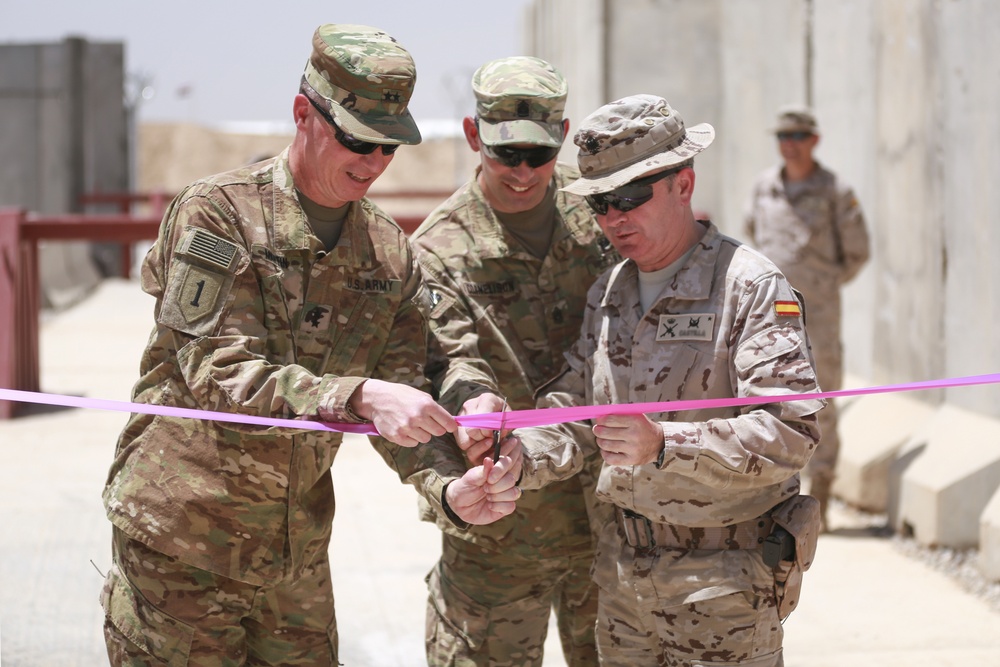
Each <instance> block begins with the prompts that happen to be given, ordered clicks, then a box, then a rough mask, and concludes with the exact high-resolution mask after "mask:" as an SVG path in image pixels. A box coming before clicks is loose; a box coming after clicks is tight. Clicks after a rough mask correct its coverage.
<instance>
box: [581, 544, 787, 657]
mask: <svg viewBox="0 0 1000 667" xmlns="http://www.w3.org/2000/svg"><path fill="white" fill-rule="evenodd" d="M612 528H613V527H612ZM605 546H606V545H605V543H604V542H603V541H602V545H601V551H602V553H600V554H599V555H598V557H597V559H598V560H597V569H596V570H595V579H596V580H597V582H598V585H599V587H600V594H599V604H598V612H597V648H598V653H599V655H600V660H601V665H602V666H603V667H642V666H645V665H649V666H654V665H655V666H656V667H701V666H707V665H746V666H748V667H749V666H752V667H781V666H782V665H783V664H784V662H783V658H782V649H781V644H782V640H783V639H784V633H783V630H782V627H781V621H780V620H779V618H778V611H777V600H776V597H775V582H774V574H773V572H772V571H771V570H770V568H768V567H767V566H766V565H764V562H763V560H762V559H761V554H760V551H758V550H733V551H691V550H685V549H655V548H654V549H646V550H636V549H632V548H631V547H629V546H628V545H627V544H624V543H622V544H621V545H620V546H619V547H615V548H605Z"/></svg>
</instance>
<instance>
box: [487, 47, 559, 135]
mask: <svg viewBox="0 0 1000 667" xmlns="http://www.w3.org/2000/svg"><path fill="white" fill-rule="evenodd" d="M567 89H568V87H567V85H566V79H564V78H563V75H562V74H560V73H559V71H558V70H556V68H555V67H553V66H552V65H550V64H549V63H547V62H545V61H544V60H542V59H541V58H533V57H530V56H514V57H511V58H500V59H499V60H492V61H490V62H488V63H486V64H485V65H483V66H482V67H480V68H479V69H478V70H476V73H475V74H473V75H472V92H473V94H474V95H475V96H476V116H478V117H479V138H480V140H481V141H482V142H483V143H484V144H486V145H487V146H498V145H503V144H537V145H539V146H550V147H553V148H555V147H558V146H562V142H563V123H562V119H563V110H564V108H565V107H566V92H567Z"/></svg>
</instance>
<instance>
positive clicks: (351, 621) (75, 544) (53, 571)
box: [0, 280, 1000, 667]
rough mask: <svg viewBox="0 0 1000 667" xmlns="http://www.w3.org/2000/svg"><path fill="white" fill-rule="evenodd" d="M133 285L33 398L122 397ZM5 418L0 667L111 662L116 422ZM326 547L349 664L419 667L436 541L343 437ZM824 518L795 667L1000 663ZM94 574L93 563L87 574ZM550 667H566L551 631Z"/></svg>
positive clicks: (985, 635) (968, 601)
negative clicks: (111, 472) (105, 581)
mask: <svg viewBox="0 0 1000 667" xmlns="http://www.w3.org/2000/svg"><path fill="white" fill-rule="evenodd" d="M152 306H153V304H152V300H151V299H149V297H147V296H146V295H144V294H143V293H142V292H141V291H140V290H139V289H138V287H137V285H136V284H135V283H130V282H125V281H120V280H108V281H105V282H104V283H102V284H101V285H100V287H99V288H98V290H97V291H96V292H95V293H94V294H93V295H92V296H90V297H89V298H87V299H86V300H85V301H84V302H83V303H81V304H79V305H77V306H75V307H74V308H72V309H70V310H68V311H65V312H63V313H61V314H59V315H56V316H51V317H47V318H46V319H45V321H44V322H43V325H42V341H41V350H42V383H43V387H42V389H43V391H46V392H51V393H60V394H72V395H81V396H88V397H92V398H109V399H117V400H127V399H128V396H129V390H130V388H131V385H132V383H133V382H134V380H135V378H136V373H137V369H138V360H139V355H140V353H141V351H142V347H143V344H144V342H145V340H146V337H147V335H148V333H149V329H150V323H151V321H152ZM27 412H28V414H26V415H24V416H21V417H19V418H17V419H14V420H10V421H6V422H3V421H0V516H2V517H3V519H2V524H0V526H2V530H0V662H2V665H3V667H29V666H30V667H35V666H38V667H49V666H53V665H58V666H60V667H73V666H77V665H78V666H81V667H83V666H86V667H91V666H94V665H103V664H107V658H106V657H105V654H104V647H103V641H102V638H101V630H100V628H101V612H100V607H99V605H98V603H97V596H98V592H99V591H100V587H101V582H102V578H101V575H100V574H98V572H97V570H101V571H106V570H107V568H108V566H109V562H110V548H109V541H110V534H111V530H110V524H109V523H108V522H107V520H106V519H105V518H104V512H103V508H102V507H101V501H100V493H101V488H102V487H103V483H104V478H105V475H106V473H107V469H108V465H109V463H110V461H111V456H112V451H113V447H114V442H115V439H116V437H117V435H118V432H119V430H120V429H121V427H122V425H123V424H124V422H125V415H124V414H122V413H116V412H104V411H97V410H91V411H86V410H69V409H57V408H53V409H44V408H39V407H34V406H31V407H30V408H29V409H28V410H27ZM333 476H334V485H335V488H336V490H337V501H338V502H337V505H338V507H337V518H336V520H335V522H334V540H333V545H332V547H331V555H332V559H331V560H332V562H333V568H334V590H335V591H336V594H337V609H338V612H339V617H340V635H341V648H342V656H341V660H342V662H343V663H344V664H345V665H347V666H348V667H418V666H420V665H423V664H425V663H424V660H423V627H424V599H425V598H424V596H425V589H424V583H423V577H424V575H425V574H426V572H427V571H428V570H429V569H430V567H431V565H432V564H433V563H434V561H435V559H436V554H437V552H438V549H439V539H440V537H439V534H438V531H437V529H436V528H434V527H433V526H431V525H429V524H425V523H421V522H419V521H418V520H417V518H416V503H415V493H414V492H413V490H412V489H410V488H409V487H405V486H403V485H401V484H399V483H398V481H397V480H396V478H395V475H394V474H393V473H392V472H391V471H390V470H389V469H388V468H387V467H386V466H385V464H384V463H383V462H382V461H381V459H380V458H378V456H377V455H376V454H375V453H374V452H373V451H372V449H371V448H370V447H369V446H368V445H367V442H366V440H365V439H364V438H357V437H354V436H349V440H348V441H347V442H346V443H345V445H344V446H343V447H342V448H341V451H340V454H339V455H338V459H337V463H336V465H334V467H333ZM847 521H849V518H848V517H846V516H843V515H838V516H834V517H833V520H832V525H833V528H834V530H833V532H832V533H831V534H829V535H824V536H823V537H822V538H821V539H820V546H819V552H818V556H817V559H816V564H815V565H814V566H813V568H812V569H811V570H810V571H809V573H807V575H806V580H805V588H804V591H803V599H802V603H801V606H800V608H799V609H798V610H797V611H796V612H795V613H794V614H792V616H791V617H790V618H789V620H788V621H787V622H786V624H785V629H786V641H785V647H786V648H785V655H786V660H785V661H786V664H787V665H789V667H847V666H855V665H865V666H866V667H931V666H934V667H949V666H955V667H958V666H959V665H961V666H963V667H964V666H966V665H976V666H977V667H1000V613H997V612H994V611H991V610H990V609H989V608H988V607H987V606H986V604H985V603H983V602H982V601H980V600H978V599H977V598H975V597H973V596H972V595H971V594H968V593H966V592H964V591H963V590H962V589H961V588H960V587H959V586H958V584H956V583H955V582H954V581H952V580H951V579H949V578H947V577H945V576H944V575H942V574H940V573H938V572H936V571H934V570H932V569H930V568H928V567H927V566H925V565H924V564H922V563H920V562H917V561H915V560H913V559H911V558H909V557H907V556H905V555H904V554H902V553H901V552H900V551H899V550H898V548H897V547H896V546H894V545H893V543H892V541H891V540H889V539H887V538H884V537H878V536H877V535H875V534H874V533H873V532H872V531H868V530H865V529H864V528H859V527H852V526H850V525H848V523H847ZM91 563H93V564H91ZM545 665H546V666H547V667H556V666H559V665H565V662H564V661H563V660H562V657H561V656H560V655H559V651H558V647H557V642H556V641H555V638H554V636H552V634H551V633H550V641H549V642H548V644H547V651H546V660H545Z"/></svg>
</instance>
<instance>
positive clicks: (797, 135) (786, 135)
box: [778, 132, 812, 141]
mask: <svg viewBox="0 0 1000 667" xmlns="http://www.w3.org/2000/svg"><path fill="white" fill-rule="evenodd" d="M811 136H812V132H778V141H805V140H806V139H808V138H809V137H811Z"/></svg>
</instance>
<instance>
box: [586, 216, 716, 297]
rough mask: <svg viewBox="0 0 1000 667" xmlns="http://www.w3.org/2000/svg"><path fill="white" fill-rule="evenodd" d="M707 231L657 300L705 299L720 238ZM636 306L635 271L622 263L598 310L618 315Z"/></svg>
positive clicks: (713, 229) (711, 226) (711, 225)
mask: <svg viewBox="0 0 1000 667" xmlns="http://www.w3.org/2000/svg"><path fill="white" fill-rule="evenodd" d="M706 224H707V226H708V228H707V229H706V230H705V234H704V236H702V237H701V239H700V240H699V241H698V246H699V247H698V248H697V249H696V250H695V251H694V253H693V254H692V255H691V258H690V259H689V260H688V262H687V264H685V265H684V266H683V267H682V268H681V270H680V271H678V272H677V275H676V276H674V283H673V284H674V285H675V287H668V288H667V289H666V290H664V292H663V294H661V295H660V299H663V298H671V299H681V300H684V301H700V300H703V299H707V298H708V296H709V294H711V292H712V286H713V283H714V281H715V258H716V257H717V256H718V254H719V244H720V242H721V237H720V235H719V229H718V228H717V227H716V226H715V224H714V223H711V222H708V223H706ZM638 302H639V267H637V266H636V264H635V262H634V261H632V260H630V259H629V260H626V261H625V262H624V264H623V266H622V267H621V269H620V270H617V271H615V273H614V275H613V276H612V277H611V279H610V280H609V281H608V287H607V289H606V290H604V297H603V298H602V299H601V306H602V307H605V308H607V307H609V306H610V307H615V308H618V310H619V311H621V310H622V309H623V308H624V307H625V306H626V305H629V306H630V305H631V304H633V303H638Z"/></svg>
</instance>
